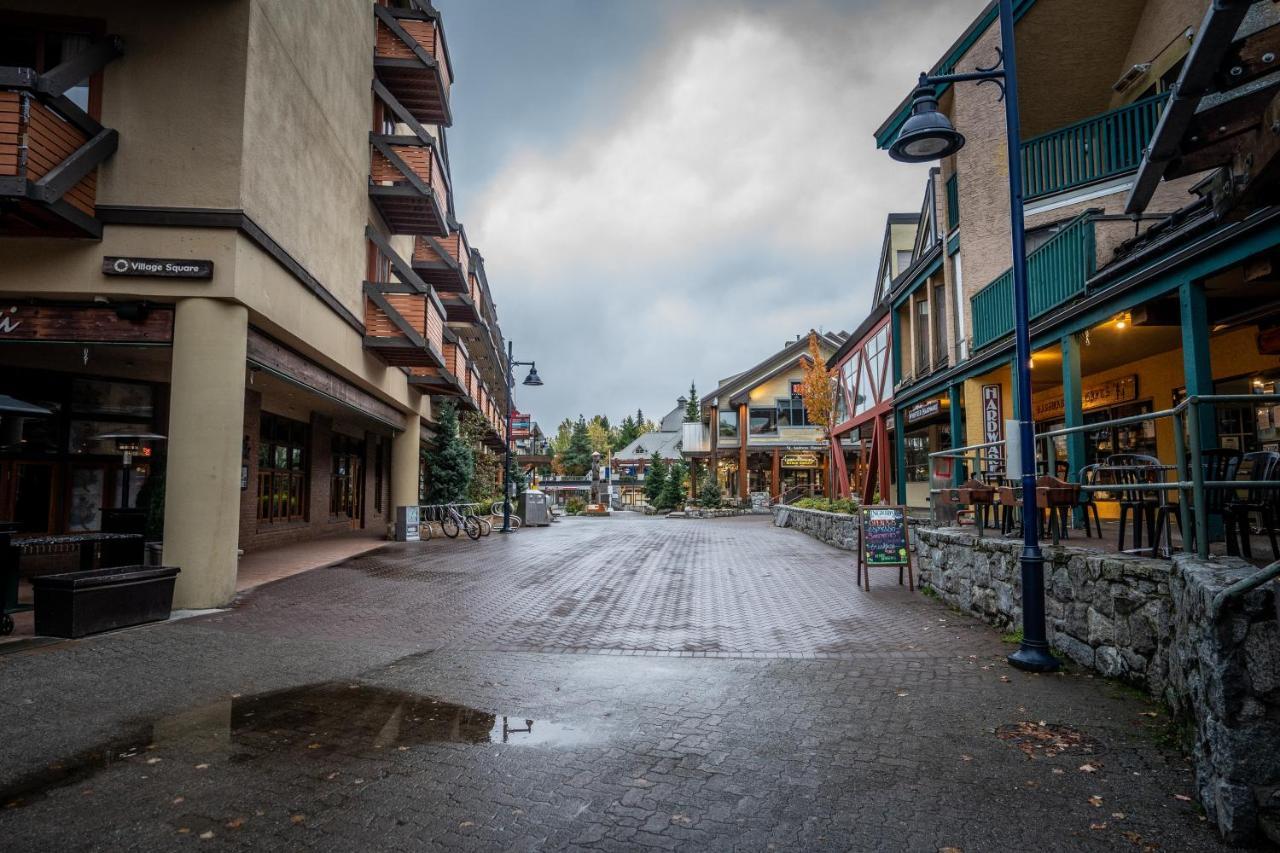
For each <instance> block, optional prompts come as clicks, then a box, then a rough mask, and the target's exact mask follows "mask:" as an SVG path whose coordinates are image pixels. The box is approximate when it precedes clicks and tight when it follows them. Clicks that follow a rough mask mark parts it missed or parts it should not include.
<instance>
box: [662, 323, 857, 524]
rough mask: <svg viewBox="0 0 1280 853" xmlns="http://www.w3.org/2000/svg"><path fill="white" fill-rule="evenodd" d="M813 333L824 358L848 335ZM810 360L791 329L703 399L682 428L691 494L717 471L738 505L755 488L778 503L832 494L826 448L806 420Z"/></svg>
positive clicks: (806, 347)
mask: <svg viewBox="0 0 1280 853" xmlns="http://www.w3.org/2000/svg"><path fill="white" fill-rule="evenodd" d="M813 334H816V335H817V336H818V347H819V351H820V352H821V353H822V356H823V358H824V360H825V359H827V358H830V356H831V355H832V354H833V353H834V352H835V351H836V350H838V349H839V348H840V346H841V345H842V344H843V343H844V342H845V339H846V338H847V337H848V336H847V334H846V333H844V332H815V333H813ZM809 363H810V358H809V340H808V336H806V335H797V336H796V338H795V340H794V341H788V342H787V344H786V345H785V346H784V347H783V348H782V349H780V350H779V351H778V352H776V353H774V354H773V355H771V356H769V357H768V358H766V359H764V360H763V361H761V362H759V363H758V364H756V365H754V366H752V367H750V368H748V369H747V370H744V371H742V372H741V373H738V374H736V375H734V376H730V377H729V378H727V379H723V380H721V381H720V383H719V385H718V386H717V387H716V389H715V390H714V391H712V392H711V393H710V394H707V395H706V396H705V397H703V398H702V400H701V401H700V408H701V417H700V420H699V421H697V422H695V423H687V424H684V426H683V429H684V441H683V448H682V449H683V454H684V457H685V459H687V460H688V461H689V489H690V492H691V495H693V496H696V495H697V494H698V488H699V485H698V484H699V480H700V478H701V477H715V478H716V480H717V481H718V482H719V483H720V486H721V488H722V489H723V491H724V494H725V496H726V498H727V499H729V500H730V501H734V500H736V501H738V502H740V503H743V504H745V503H747V502H748V501H750V500H751V495H752V494H753V493H754V494H760V495H765V496H768V497H769V498H770V499H772V500H784V501H785V500H792V499H794V498H796V497H802V496H806V495H811V494H825V495H827V496H830V492H831V473H830V471H829V470H828V469H829V467H830V464H831V455H830V453H829V446H828V443H827V440H826V437H825V436H824V435H823V431H822V430H821V429H820V428H818V427H815V426H812V425H810V423H809V416H808V413H807V412H806V411H805V407H804V402H803V400H802V399H801V397H800V384H801V382H803V380H804V369H805V366H806V365H808V364H809ZM704 482H705V481H704Z"/></svg>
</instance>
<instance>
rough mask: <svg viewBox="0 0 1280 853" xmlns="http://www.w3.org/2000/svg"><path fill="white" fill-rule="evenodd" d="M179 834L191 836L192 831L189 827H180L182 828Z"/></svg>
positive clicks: (179, 828)
mask: <svg viewBox="0 0 1280 853" xmlns="http://www.w3.org/2000/svg"><path fill="white" fill-rule="evenodd" d="M178 834H179V835H190V834H191V829H190V828H189V827H185V826H180V827H178Z"/></svg>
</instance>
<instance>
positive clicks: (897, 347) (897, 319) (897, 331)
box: [889, 308, 902, 387]
mask: <svg viewBox="0 0 1280 853" xmlns="http://www.w3.org/2000/svg"><path fill="white" fill-rule="evenodd" d="M889 324H890V326H891V327H892V328H891V329H890V331H889V349H890V350H891V351H892V354H893V384H894V387H897V385H898V383H899V382H901V381H902V317H901V316H899V314H898V309H897V308H891V309H890V310H889Z"/></svg>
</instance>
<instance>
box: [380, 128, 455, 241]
mask: <svg viewBox="0 0 1280 853" xmlns="http://www.w3.org/2000/svg"><path fill="white" fill-rule="evenodd" d="M369 142H370V143H371V144H372V146H373V151H372V156H371V159H370V164H369V196H370V198H371V199H372V200H373V204H374V206H375V207H377V208H378V212H379V213H380V214H382V218H383V219H384V220H385V221H386V223H387V228H389V229H390V230H391V232H392V233H393V234H421V235H428V236H433V237H443V236H445V235H446V234H448V233H449V225H448V211H449V179H448V177H446V174H445V170H444V164H443V162H441V160H440V155H439V154H438V153H437V152H436V148H435V145H433V144H426V143H424V141H423V140H422V139H421V138H419V137H417V136H388V135H385V134H379V133H371V134H369Z"/></svg>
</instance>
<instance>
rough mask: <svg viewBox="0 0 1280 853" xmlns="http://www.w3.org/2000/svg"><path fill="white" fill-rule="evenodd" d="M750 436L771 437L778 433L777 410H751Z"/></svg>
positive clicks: (754, 408)
mask: <svg viewBox="0 0 1280 853" xmlns="http://www.w3.org/2000/svg"><path fill="white" fill-rule="evenodd" d="M750 411H751V434H752V435H773V434H774V433H776V432H777V431H778V410H777V409H766V408H757V407H752V408H751V410H750Z"/></svg>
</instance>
